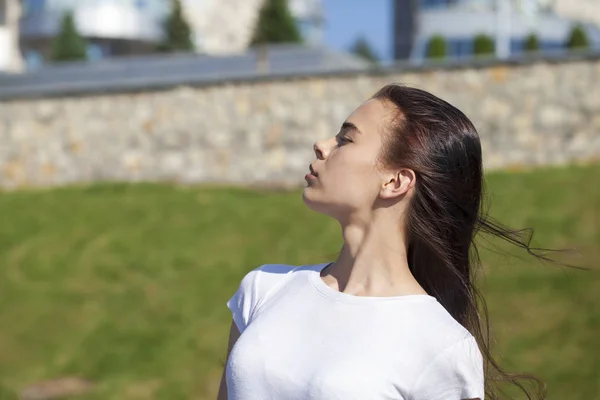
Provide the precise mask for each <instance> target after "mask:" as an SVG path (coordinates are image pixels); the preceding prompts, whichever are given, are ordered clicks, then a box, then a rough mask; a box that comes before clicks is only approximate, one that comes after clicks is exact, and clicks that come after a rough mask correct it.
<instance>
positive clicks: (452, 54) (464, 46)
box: [448, 38, 474, 58]
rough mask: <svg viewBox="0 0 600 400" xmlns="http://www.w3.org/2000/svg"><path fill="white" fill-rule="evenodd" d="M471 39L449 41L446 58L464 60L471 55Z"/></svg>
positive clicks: (472, 49)
mask: <svg viewBox="0 0 600 400" xmlns="http://www.w3.org/2000/svg"><path fill="white" fill-rule="evenodd" d="M473 47H474V46H473V39H470V38H469V39H449V40H448V57H449V58H465V57H470V56H472V55H473V51H474V48H473Z"/></svg>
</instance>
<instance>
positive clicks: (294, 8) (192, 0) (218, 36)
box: [183, 0, 323, 55]
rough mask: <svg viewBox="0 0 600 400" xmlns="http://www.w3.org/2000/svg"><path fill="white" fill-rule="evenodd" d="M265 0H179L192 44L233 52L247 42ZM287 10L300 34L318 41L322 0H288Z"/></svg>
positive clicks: (213, 51) (208, 51) (207, 50)
mask: <svg viewBox="0 0 600 400" xmlns="http://www.w3.org/2000/svg"><path fill="white" fill-rule="evenodd" d="M264 1H265V0H227V1H223V0H183V4H184V6H185V11H186V16H187V20H188V22H189V23H190V25H191V26H192V30H193V31H194V38H193V39H194V44H195V45H196V49H197V50H198V51H199V52H202V53H206V54H215V55H219V54H236V53H240V52H243V51H245V50H246V49H247V48H248V45H249V44H250V41H251V39H252V34H253V33H254V27H255V24H256V22H257V20H258V15H259V12H260V8H261V7H262V5H263V3H264ZM289 6H290V11H291V12H292V15H293V16H294V18H295V19H296V21H297V22H298V25H299V27H300V29H301V32H302V33H303V36H304V37H305V38H306V39H307V41H308V42H310V43H320V42H321V38H322V32H323V25H322V21H323V7H322V0H289Z"/></svg>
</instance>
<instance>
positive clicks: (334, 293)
mask: <svg viewBox="0 0 600 400" xmlns="http://www.w3.org/2000/svg"><path fill="white" fill-rule="evenodd" d="M331 264H333V263H332V262H328V263H324V264H318V265H317V268H315V269H313V270H312V271H311V273H310V277H309V278H310V281H311V283H312V284H313V286H314V287H315V289H317V290H318V291H319V292H320V293H321V294H322V295H324V296H325V297H329V298H331V299H333V300H337V301H342V302H346V303H363V304H364V303H374V302H375V303H376V302H414V301H432V300H433V301H437V299H436V298H435V297H433V296H431V295H428V294H406V295H402V296H387V297H376V296H356V295H353V294H348V293H344V292H340V291H339V290H335V289H333V288H331V287H329V286H328V285H327V284H326V283H325V282H324V281H323V279H322V278H321V272H322V271H323V270H324V269H325V268H327V267H328V266H329V265H331Z"/></svg>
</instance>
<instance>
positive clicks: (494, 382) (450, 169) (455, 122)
mask: <svg viewBox="0 0 600 400" xmlns="http://www.w3.org/2000/svg"><path fill="white" fill-rule="evenodd" d="M373 98H376V99H379V100H384V101H387V102H388V103H390V104H392V105H394V106H395V107H396V109H397V114H396V117H395V118H394V120H393V122H392V123H391V126H390V127H389V128H388V130H387V131H388V132H387V137H386V139H385V140H386V142H385V143H384V146H383V149H384V150H383V153H382V154H381V159H380V162H381V163H382V164H383V165H385V166H389V167H400V166H401V167H403V168H410V169H412V170H414V172H415V174H416V176H417V180H416V186H415V194H414V196H413V198H412V199H411V203H410V206H409V211H408V217H407V219H406V226H405V229H406V232H407V233H406V235H407V243H408V249H407V255H408V264H409V267H410V270H411V272H412V274H413V275H414V277H415V278H416V279H417V281H418V282H419V284H420V285H421V286H422V287H423V288H424V289H425V290H426V291H427V292H428V293H430V294H431V295H432V296H435V297H436V298H437V299H438V301H439V302H440V303H441V304H442V305H443V306H444V307H445V308H446V309H447V311H448V312H449V313H450V314H451V315H452V316H453V317H454V318H455V319H456V320H457V321H458V322H460V323H461V324H462V325H463V326H464V327H465V328H466V329H468V330H469V331H470V332H471V334H472V335H473V336H474V337H475V338H476V339H477V341H478V344H479V346H480V349H481V352H482V354H483V356H484V370H485V375H486V384H485V386H486V388H485V391H486V398H489V399H492V400H494V399H499V398H500V397H499V396H500V394H501V390H500V386H499V383H501V382H509V383H512V384H514V385H516V386H518V387H519V388H520V389H521V390H522V391H523V392H524V393H526V394H527V397H528V398H529V399H533V398H535V399H543V398H544V397H545V392H546V388H545V384H544V383H543V382H542V381H541V380H540V379H539V378H537V377H535V376H533V375H528V374H515V373H508V372H506V371H504V370H502V369H501V368H500V366H499V365H498V363H497V362H496V361H495V360H494V358H493V357H492V355H491V352H490V334H489V324H488V312H487V308H486V305H485V300H484V298H483V296H481V294H480V293H479V292H478V290H477V287H476V285H475V272H476V270H477V269H478V267H479V266H480V264H481V263H480V259H479V254H478V251H477V247H476V245H475V242H474V239H475V237H476V235H477V234H478V233H483V234H489V235H493V236H496V237H499V238H501V239H504V240H506V241H508V242H510V243H512V244H515V245H517V246H519V247H521V248H523V249H526V250H527V252H528V253H529V254H531V255H533V256H534V257H537V258H538V259H541V260H548V261H550V260H549V259H548V258H547V257H546V256H545V255H544V253H545V251H544V250H543V249H535V248H532V247H530V242H531V236H532V232H533V231H532V230H531V229H525V230H512V229H509V228H507V227H505V226H503V225H501V224H500V223H498V222H495V221H494V220H493V219H492V218H490V217H489V215H488V213H487V210H484V207H483V203H482V201H483V199H484V190H483V189H484V184H483V165H482V152H481V143H480V139H479V135H478V133H477V130H476V129H475V127H474V126H473V124H472V123H471V121H470V120H469V119H468V118H467V117H466V116H465V115H464V114H463V113H462V112H461V111H460V110H458V109H457V108H456V107H454V106H452V105H451V104H449V103H447V102H446V101H444V100H441V99H440V98H438V97H436V96H434V95H432V94H430V93H428V92H425V91H423V90H419V89H415V88H409V87H404V86H401V85H387V86H385V87H383V88H382V89H381V90H380V91H379V92H377V93H376V94H375V95H374V96H373ZM479 309H481V310H482V315H480V314H479ZM524 381H530V382H533V383H535V384H536V386H537V390H535V391H532V390H530V389H527V388H526V386H525V385H523V382H524ZM532 392H535V393H532Z"/></svg>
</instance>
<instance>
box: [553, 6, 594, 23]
mask: <svg viewBox="0 0 600 400" xmlns="http://www.w3.org/2000/svg"><path fill="white" fill-rule="evenodd" d="M553 8H554V11H555V12H556V13H557V14H558V15H560V16H562V17H565V18H571V19H575V20H579V21H582V22H589V23H592V24H595V25H597V26H600V1H598V0H553Z"/></svg>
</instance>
